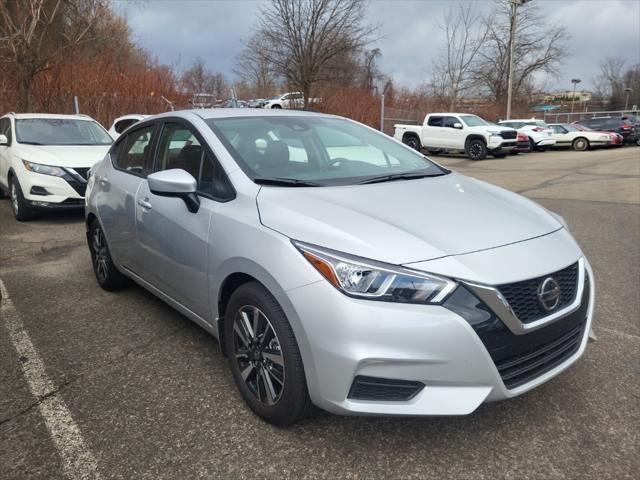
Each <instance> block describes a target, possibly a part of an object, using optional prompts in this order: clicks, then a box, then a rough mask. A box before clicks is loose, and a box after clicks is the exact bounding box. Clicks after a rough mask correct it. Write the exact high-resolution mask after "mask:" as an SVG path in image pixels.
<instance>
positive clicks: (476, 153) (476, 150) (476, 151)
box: [469, 143, 482, 158]
mask: <svg viewBox="0 0 640 480" xmlns="http://www.w3.org/2000/svg"><path fill="white" fill-rule="evenodd" d="M469 154H470V155H469V156H470V157H471V158H479V157H480V155H482V147H481V146H480V145H479V144H477V143H474V144H473V145H471V149H470V151H469Z"/></svg>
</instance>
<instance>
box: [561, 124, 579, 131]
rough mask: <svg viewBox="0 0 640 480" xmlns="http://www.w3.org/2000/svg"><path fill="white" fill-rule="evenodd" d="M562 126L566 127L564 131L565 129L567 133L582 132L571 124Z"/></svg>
mask: <svg viewBox="0 0 640 480" xmlns="http://www.w3.org/2000/svg"><path fill="white" fill-rule="evenodd" d="M562 126H563V127H564V129H565V130H566V131H567V132H579V131H580V130H579V129H577V128H576V127H575V126H573V125H570V124H568V123H565V124H564V125H562Z"/></svg>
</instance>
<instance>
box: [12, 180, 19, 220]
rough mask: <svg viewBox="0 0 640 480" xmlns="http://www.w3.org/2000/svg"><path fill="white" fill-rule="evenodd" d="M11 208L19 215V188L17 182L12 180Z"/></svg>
mask: <svg viewBox="0 0 640 480" xmlns="http://www.w3.org/2000/svg"><path fill="white" fill-rule="evenodd" d="M11 208H13V214H14V215H16V216H17V215H18V213H19V208H20V202H19V201H18V188H17V187H16V183H15V182H11Z"/></svg>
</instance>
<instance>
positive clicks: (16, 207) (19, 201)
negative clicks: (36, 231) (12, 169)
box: [9, 176, 33, 222]
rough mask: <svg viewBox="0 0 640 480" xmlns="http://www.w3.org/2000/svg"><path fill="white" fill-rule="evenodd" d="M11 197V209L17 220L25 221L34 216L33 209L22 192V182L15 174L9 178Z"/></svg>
mask: <svg viewBox="0 0 640 480" xmlns="http://www.w3.org/2000/svg"><path fill="white" fill-rule="evenodd" d="M9 198H10V199H11V211H12V212H13V216H14V217H15V219H16V220H18V221H19V222H24V221H25V220H31V219H32V218H33V210H31V209H30V208H29V205H28V204H27V201H26V200H25V198H24V195H23V194H22V188H20V182H18V179H17V178H16V177H14V176H12V177H11V178H10V179H9Z"/></svg>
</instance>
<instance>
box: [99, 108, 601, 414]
mask: <svg viewBox="0 0 640 480" xmlns="http://www.w3.org/2000/svg"><path fill="white" fill-rule="evenodd" d="M86 223H87V240H88V245H89V248H90V251H91V257H92V259H93V268H94V271H95V275H96V278H97V280H98V283H99V284H100V285H101V286H102V287H103V288H105V289H107V290H112V289H116V288H120V287H123V286H125V285H126V284H127V282H128V280H130V279H133V280H134V281H135V282H137V283H139V284H140V285H142V286H143V287H145V288H146V289H148V290H150V291H151V292H153V293H154V294H156V295H157V296H159V297H160V298H162V299H163V300H164V301H166V302H167V303H168V304H170V305H171V306H173V307H174V308H176V309H177V310H179V311H180V312H182V313H183V314H184V315H186V316H187V317H189V318H190V319H192V320H193V321H194V322H196V323H197V324H199V325H201V326H202V327H203V328H204V329H205V330H207V331H208V332H210V333H211V334H212V335H213V336H214V337H217V338H218V340H219V342H220V345H221V346H222V349H223V351H224V353H225V354H226V356H227V357H228V359H229V364H230V368H231V371H232V373H233V377H234V379H235V382H236V384H237V387H238V389H239V391H240V393H241V394H242V396H243V397H244V399H245V400H246V402H247V404H248V405H249V407H250V408H251V409H252V410H253V411H254V412H255V413H257V414H258V415H259V416H261V417H262V418H264V419H265V420H267V421H269V422H272V423H274V424H279V425H285V424H290V423H293V422H295V421H296V420H298V419H301V418H302V417H304V416H305V414H306V413H307V412H308V411H309V409H310V408H311V405H314V404H315V405H317V406H318V407H321V408H323V409H325V410H328V411H330V412H334V413H338V414H367V415H461V414H468V413H471V412H473V411H474V410H475V409H476V408H477V407H478V406H479V405H480V404H482V403H483V402H489V401H494V400H500V399H505V398H510V397H514V396H516V395H520V394H522V393H524V392H526V391H528V390H531V389H532V388H535V387H537V386H538V385H540V384H542V383H544V382H546V381H547V380H549V379H551V378H552V377H554V376H556V375H558V374H559V373H560V372H562V371H563V370H566V369H567V368H568V367H569V366H570V365H571V364H573V363H574V362H575V361H576V360H577V359H578V358H579V357H580V356H581V355H582V353H583V352H584V350H585V347H586V344H587V338H588V332H589V329H590V325H591V322H592V317H593V308H594V283H593V275H592V273H591V268H590V267H589V263H588V262H587V260H586V258H585V256H584V254H583V253H582V251H581V250H580V247H579V246H578V245H577V244H576V242H575V240H574V239H573V238H572V236H571V234H570V233H569V231H568V229H567V226H566V224H565V222H564V221H563V220H562V218H561V217H559V216H558V215H556V214H554V213H551V212H549V211H547V210H545V209H544V208H542V207H540V206H539V205H537V204H536V203H534V202H532V201H530V200H527V199H526V198H523V197H520V196H519V195H516V194H514V193H511V192H508V191H506V190H503V189H501V188H498V187H494V186H492V185H489V184H487V183H484V182H481V181H479V180H475V179H472V178H468V177H465V176H463V175H460V174H458V173H455V172H452V171H449V170H447V169H446V168H443V167H441V166H439V165H437V164H436V163H434V162H432V161H430V160H429V159H427V158H426V157H424V156H423V155H421V154H419V153H418V152H416V151H414V150H412V149H411V148H409V147H407V146H405V145H403V144H402V143H400V142H398V141H396V140H394V139H392V138H390V137H387V136H386V135H383V134H381V133H379V132H377V131H375V130H373V129H371V128H369V127H366V126H363V125H361V124H358V123H356V122H353V121H350V120H347V119H344V118H340V117H335V116H329V115H320V114H314V113H309V112H296V111H284V110H280V111H277V110H264V111H259V112H256V111H255V110H250V109H242V110H225V109H216V110H195V111H184V112H170V113H167V114H162V115H159V116H155V117H151V118H148V119H145V120H143V121H141V122H140V123H138V124H136V125H134V126H132V127H130V128H129V129H128V130H127V131H126V132H124V134H123V135H122V136H121V137H120V138H119V139H118V141H117V142H116V143H115V144H114V145H113V147H112V148H111V150H110V151H109V153H108V155H107V156H106V158H105V159H104V160H103V161H102V162H100V163H99V164H97V165H96V166H95V167H94V168H92V170H91V172H90V177H89V182H88V188H87V197H86ZM550 392H551V391H550Z"/></svg>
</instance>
